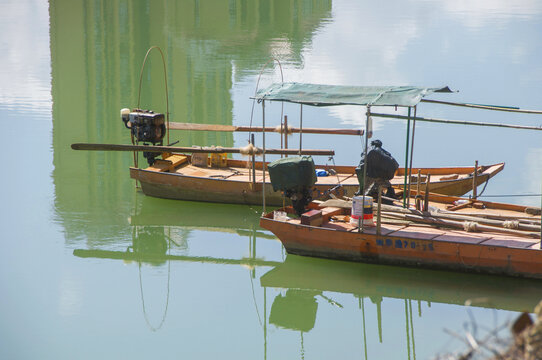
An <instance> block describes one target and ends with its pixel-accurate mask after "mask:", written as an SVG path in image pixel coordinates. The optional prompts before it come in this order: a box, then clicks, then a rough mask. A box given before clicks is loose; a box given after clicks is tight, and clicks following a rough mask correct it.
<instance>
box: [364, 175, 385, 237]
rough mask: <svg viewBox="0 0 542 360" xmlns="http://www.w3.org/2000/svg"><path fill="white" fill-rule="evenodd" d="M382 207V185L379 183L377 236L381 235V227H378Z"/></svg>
mask: <svg viewBox="0 0 542 360" xmlns="http://www.w3.org/2000/svg"><path fill="white" fill-rule="evenodd" d="M363 205H364V208H365V204H363ZM381 208H382V185H379V186H378V204H377V214H376V235H377V236H380V235H382V233H381V228H380V225H381V222H380V210H381Z"/></svg>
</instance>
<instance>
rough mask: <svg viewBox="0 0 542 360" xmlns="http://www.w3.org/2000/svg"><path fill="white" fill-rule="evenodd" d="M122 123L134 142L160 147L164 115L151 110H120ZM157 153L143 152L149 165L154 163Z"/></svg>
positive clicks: (164, 127)
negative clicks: (128, 130)
mask: <svg viewBox="0 0 542 360" xmlns="http://www.w3.org/2000/svg"><path fill="white" fill-rule="evenodd" d="M120 114H121V118H122V121H123V122H124V126H126V128H127V129H130V132H131V133H132V136H133V137H134V139H135V140H136V142H138V143H139V142H142V143H143V145H149V143H151V144H152V145H156V144H158V145H162V139H163V138H164V136H165V135H166V124H165V121H164V114H161V113H155V112H154V111H151V110H141V109H134V110H133V111H130V109H122V110H121V111H120ZM158 155H159V154H158V153H151V152H143V156H144V157H145V158H146V159H147V161H148V163H149V165H152V164H153V163H154V159H155V158H156V157H157V156H158Z"/></svg>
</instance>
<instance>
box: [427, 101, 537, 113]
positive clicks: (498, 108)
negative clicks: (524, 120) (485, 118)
mask: <svg viewBox="0 0 542 360" xmlns="http://www.w3.org/2000/svg"><path fill="white" fill-rule="evenodd" d="M421 101H423V102H426V103H433V104H443V105H452V106H463V107H469V108H474V109H484V110H495V111H506V112H515V113H522V114H538V115H540V114H542V111H541V110H524V109H520V108H518V107H515V106H498V105H482V104H470V103H457V102H451V101H441V100H430V99H422V100H421Z"/></svg>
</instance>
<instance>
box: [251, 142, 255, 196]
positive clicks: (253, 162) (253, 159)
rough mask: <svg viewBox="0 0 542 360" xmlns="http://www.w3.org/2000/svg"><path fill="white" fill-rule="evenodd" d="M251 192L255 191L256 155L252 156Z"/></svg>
mask: <svg viewBox="0 0 542 360" xmlns="http://www.w3.org/2000/svg"><path fill="white" fill-rule="evenodd" d="M250 141H251V142H250V143H251V144H252V146H255V145H254V134H250ZM252 190H256V155H254V154H252Z"/></svg>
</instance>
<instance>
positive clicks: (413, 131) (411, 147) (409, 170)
mask: <svg viewBox="0 0 542 360" xmlns="http://www.w3.org/2000/svg"><path fill="white" fill-rule="evenodd" d="M416 111H417V107H416V106H414V121H413V122H412V141H411V143H410V165H409V166H408V195H407V207H409V206H410V185H411V183H412V158H413V157H414V135H415V134H416Z"/></svg>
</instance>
